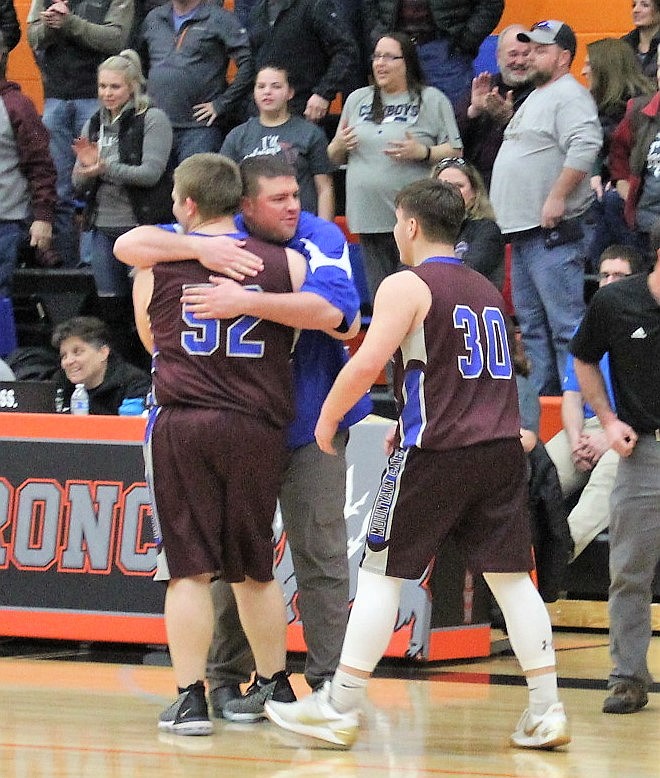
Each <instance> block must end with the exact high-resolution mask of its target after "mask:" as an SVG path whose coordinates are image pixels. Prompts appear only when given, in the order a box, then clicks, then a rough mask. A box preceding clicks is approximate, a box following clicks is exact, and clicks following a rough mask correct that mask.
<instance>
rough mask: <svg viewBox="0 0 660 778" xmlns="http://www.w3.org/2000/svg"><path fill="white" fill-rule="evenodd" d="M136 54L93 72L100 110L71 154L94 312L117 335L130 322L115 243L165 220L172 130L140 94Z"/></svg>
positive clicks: (124, 271) (115, 58)
mask: <svg viewBox="0 0 660 778" xmlns="http://www.w3.org/2000/svg"><path fill="white" fill-rule="evenodd" d="M144 84H145V79H144V76H143V75H142V68H141V65H140V58H139V56H138V54H137V52H135V51H133V50H132V49H126V50H125V51H122V52H121V53H120V54H118V55H115V56H112V57H109V58H108V59H106V60H105V61H104V62H102V63H101V64H100V65H99V68H98V96H99V103H100V107H99V110H98V111H97V112H96V113H95V114H94V115H93V116H92V117H91V119H90V120H89V121H88V122H87V123H86V124H85V126H84V127H83V130H82V136H81V137H80V138H78V139H77V140H76V142H75V143H74V146H73V149H74V151H75V154H76V164H75V166H74V169H73V184H74V187H75V188H76V189H77V190H78V191H79V192H80V193H81V194H82V195H83V198H84V200H85V211H84V229H85V230H86V231H88V232H87V234H86V235H85V236H84V237H83V240H82V242H81V257H82V260H83V262H87V263H88V264H90V265H91V267H92V271H93V273H94V280H95V282H96V290H97V293H98V296H99V313H100V315H101V318H103V319H104V320H105V321H106V323H107V324H108V325H109V326H110V328H111V329H112V330H113V331H116V333H117V334H120V333H125V331H126V320H127V319H126V317H127V315H128V312H129V311H131V313H130V317H129V318H128V321H132V307H131V282H130V278H129V275H128V267H127V266H126V265H124V264H122V263H121V262H119V261H118V260H117V259H115V256H114V254H113V246H114V242H115V240H116V239H117V238H118V237H119V236H120V235H122V234H123V233H124V232H127V231H128V230H130V229H131V228H132V227H135V226H137V225H139V224H156V223H158V222H162V221H168V222H169V221H171V220H172V200H171V192H172V178H171V174H170V171H169V169H168V161H169V157H170V151H171V149H172V127H171V125H170V121H169V119H168V118H167V116H166V115H165V114H164V113H163V111H161V110H160V109H159V108H155V107H153V106H152V105H151V101H150V99H149V97H148V96H147V95H146V94H145V92H144Z"/></svg>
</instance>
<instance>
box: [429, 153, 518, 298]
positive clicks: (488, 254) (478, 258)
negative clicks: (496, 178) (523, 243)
mask: <svg viewBox="0 0 660 778" xmlns="http://www.w3.org/2000/svg"><path fill="white" fill-rule="evenodd" d="M431 177H432V178H437V179H438V180H439V181H448V182H449V183H450V184H454V185H455V186H457V187H458V188H459V190H460V192H461V194H462V195H463V200H464V201H465V213H466V218H465V221H464V222H463V226H462V227H461V232H460V234H459V236H458V242H457V244H456V253H457V254H458V255H459V256H460V257H461V259H462V260H463V262H465V264H466V265H469V266H470V267H471V268H474V269H475V270H477V271H479V273H481V274H482V275H484V276H486V278H487V279H488V280H489V281H491V283H493V284H494V285H495V286H496V287H497V288H498V289H500V290H501V289H502V284H503V283H504V246H505V241H504V238H503V237H502V233H501V232H500V228H499V227H498V226H497V223H496V221H495V214H494V212H493V206H492V205H491V204H490V200H489V199H488V193H487V192H486V187H485V185H484V181H483V178H482V177H481V175H480V174H479V171H478V170H477V169H476V167H474V165H471V164H470V163H469V162H466V161H465V160H464V159H461V158H449V159H443V160H440V162H438V164H437V165H435V167H434V168H433V171H432V173H431Z"/></svg>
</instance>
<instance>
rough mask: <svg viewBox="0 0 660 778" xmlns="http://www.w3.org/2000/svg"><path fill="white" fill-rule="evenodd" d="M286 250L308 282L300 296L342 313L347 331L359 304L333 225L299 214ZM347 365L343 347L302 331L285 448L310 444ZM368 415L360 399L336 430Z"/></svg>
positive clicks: (295, 357) (367, 406) (345, 253)
mask: <svg viewBox="0 0 660 778" xmlns="http://www.w3.org/2000/svg"><path fill="white" fill-rule="evenodd" d="M236 224H237V226H238V227H239V228H240V229H242V230H244V229H245V224H244V223H243V220H242V217H241V216H238V217H237V218H236ZM287 246H289V247H290V248H292V249H296V250H297V251H300V253H301V254H303V255H304V256H305V258H306V259H307V276H306V278H305V281H304V283H303V286H302V288H301V291H302V292H313V293H315V294H318V295H320V296H321V297H323V298H324V299H325V300H327V301H328V302H329V303H330V304H331V305H334V306H335V308H338V309H339V310H340V311H341V312H342V313H343V315H344V319H345V321H346V323H347V325H350V324H351V323H352V322H353V319H355V317H356V315H357V313H358V311H359V310H360V298H359V295H358V292H357V289H356V288H355V282H354V281H353V271H352V269H351V263H350V261H349V258H348V246H347V245H346V240H345V239H344V234H343V232H342V231H341V230H340V229H339V227H337V225H336V224H333V223H332V222H329V221H326V220H325V219H322V218H320V217H319V216H315V215H314V214H313V213H309V212H308V211H302V213H301V214H300V220H299V221H298V228H297V230H296V234H295V235H294V236H293V238H292V239H291V240H290V241H289V243H287ZM347 359H348V357H347V354H346V349H345V348H344V344H343V343H342V341H340V340H336V339H335V338H332V337H330V335H326V334H325V332H321V331H320V330H302V331H301V333H300V337H299V338H298V342H297V343H296V347H295V350H294V352H293V373H294V376H293V380H294V391H295V399H296V417H295V419H294V421H293V422H292V424H291V426H290V427H289V435H288V446H289V448H299V447H300V446H305V445H307V444H308V443H311V442H312V441H313V440H314V427H316V422H317V421H318V418H319V414H320V413H321V406H322V405H323V402H324V400H325V398H326V397H327V395H328V392H329V391H330V388H331V386H332V384H333V383H334V380H335V378H336V377H337V374H338V373H339V371H340V370H341V369H342V367H343V366H344V364H345V363H346V361H347ZM371 411H372V403H371V400H370V399H369V397H368V395H365V396H364V397H363V398H362V399H360V400H359V401H358V402H357V403H356V404H355V405H354V406H353V408H351V410H350V411H348V413H347V414H346V416H344V419H343V421H342V422H341V424H340V425H339V428H340V429H346V428H348V427H350V426H351V425H352V424H356V423H357V422H358V421H360V419H363V418H364V417H365V416H367V415H368V414H369V413H371Z"/></svg>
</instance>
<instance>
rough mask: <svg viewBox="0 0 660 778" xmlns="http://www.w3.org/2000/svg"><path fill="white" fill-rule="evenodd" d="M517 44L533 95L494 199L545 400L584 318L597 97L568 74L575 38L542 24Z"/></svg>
mask: <svg viewBox="0 0 660 778" xmlns="http://www.w3.org/2000/svg"><path fill="white" fill-rule="evenodd" d="M518 39H519V40H521V41H524V42H529V43H531V46H532V52H531V54H530V68H531V70H532V71H534V79H533V81H534V85H535V87H536V88H535V89H534V91H533V92H532V93H531V94H530V96H529V97H528V98H527V99H526V100H525V102H524V103H523V104H522V106H521V107H520V108H519V109H518V111H517V112H516V113H515V114H514V116H513V118H512V119H511V121H510V122H509V124H508V126H507V128H506V130H505V132H504V139H503V141H502V145H501V147H500V150H499V152H498V155H497V157H496V159H495V164H494V166H493V176H492V180H491V190H490V196H491V201H492V203H493V206H494V208H495V213H496V215H497V222H498V224H499V226H500V229H501V230H502V233H503V234H504V236H505V238H506V240H507V241H509V242H510V243H511V244H512V246H513V253H512V273H511V280H512V287H513V304H514V307H515V310H516V315H517V318H518V322H519V324H520V328H521V331H522V337H523V343H524V345H525V349H526V351H527V355H528V356H529V358H530V360H531V363H532V372H531V380H532V383H533V384H534V385H535V387H536V389H537V390H538V392H539V394H542V395H558V394H561V382H560V381H561V376H563V374H564V367H565V363H566V355H567V353H568V342H569V341H570V339H571V337H572V335H573V332H574V331H575V328H576V327H577V325H578V324H579V323H580V321H581V319H582V316H583V314H584V255H585V251H584V230H585V225H584V214H585V213H586V211H587V210H588V208H589V206H590V204H591V200H592V194H591V188H590V186H589V172H590V171H591V169H592V166H593V163H594V161H595V159H596V155H597V153H598V150H599V149H600V146H601V143H602V130H601V127H600V123H599V121H598V111H597V108H596V104H595V102H594V100H593V98H592V97H591V94H590V93H589V92H588V91H587V90H586V89H585V88H584V87H583V86H581V85H580V84H579V83H578V82H577V81H576V80H575V79H574V78H573V76H571V75H570V73H569V69H570V66H571V63H572V61H573V57H574V56H575V48H576V40H575V34H574V33H573V30H571V28H570V27H569V26H568V25H567V24H564V23H563V22H561V21H556V20H550V21H543V22H538V23H537V24H535V25H534V26H533V27H532V29H531V30H530V31H529V32H528V33H519V34H518Z"/></svg>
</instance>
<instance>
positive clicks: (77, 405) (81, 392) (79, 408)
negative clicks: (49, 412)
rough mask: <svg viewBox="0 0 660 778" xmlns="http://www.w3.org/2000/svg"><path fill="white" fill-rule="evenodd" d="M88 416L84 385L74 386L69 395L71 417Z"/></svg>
mask: <svg viewBox="0 0 660 778" xmlns="http://www.w3.org/2000/svg"><path fill="white" fill-rule="evenodd" d="M88 414H89V395H88V394H87V389H85V384H76V388H75V389H74V390H73V394H72V395H71V415H72V416H87V415H88Z"/></svg>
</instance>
